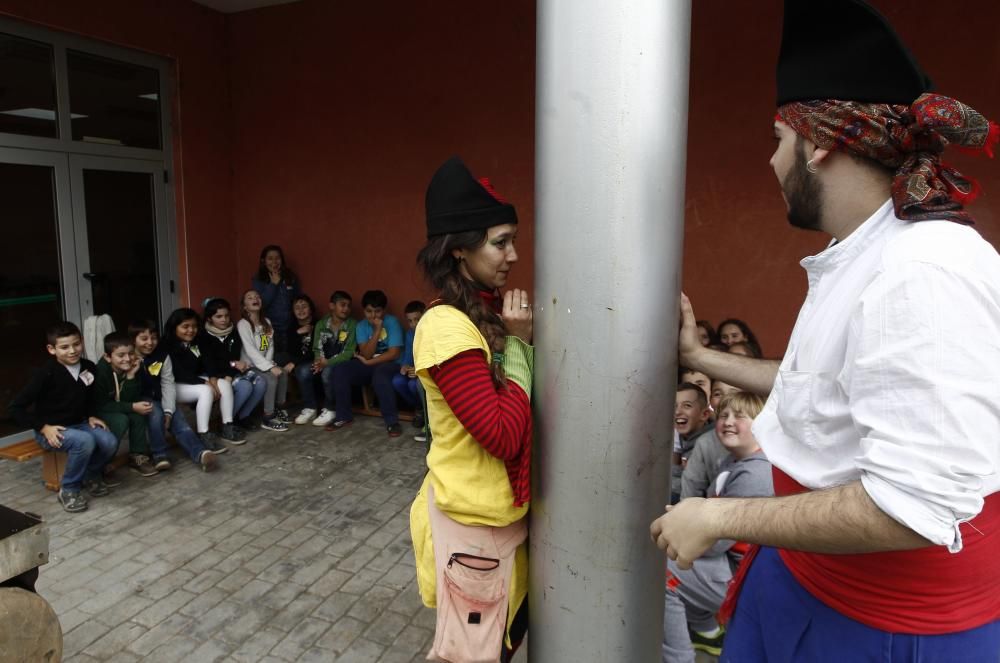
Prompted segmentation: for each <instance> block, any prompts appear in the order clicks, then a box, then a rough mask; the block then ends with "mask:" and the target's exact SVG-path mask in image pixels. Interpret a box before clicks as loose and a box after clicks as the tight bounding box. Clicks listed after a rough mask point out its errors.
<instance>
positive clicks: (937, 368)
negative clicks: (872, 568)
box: [753, 200, 1000, 552]
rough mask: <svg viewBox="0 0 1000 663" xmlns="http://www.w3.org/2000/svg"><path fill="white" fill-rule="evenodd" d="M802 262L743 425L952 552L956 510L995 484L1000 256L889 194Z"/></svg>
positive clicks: (811, 472) (959, 513) (791, 464)
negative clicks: (782, 347)
mask: <svg viewBox="0 0 1000 663" xmlns="http://www.w3.org/2000/svg"><path fill="white" fill-rule="evenodd" d="M801 264H802V266H803V267H804V268H805V270H806V273H807V275H808V279H809V292H808V294H807V296H806V300H805V303H804V304H803V305H802V309H801V311H800V312H799V316H798V319H797V321H796V323H795V328H794V329H793V331H792V336H791V339H790V341H789V344H788V349H787V351H786V352H785V356H784V359H783V360H782V362H781V366H780V368H779V371H778V376H777V379H776V380H775V384H774V389H773V391H772V392H771V395H770V397H769V398H768V401H767V405H766V406H765V408H764V410H763V412H761V414H760V415H759V416H758V417H757V419H756V421H755V422H754V426H753V432H754V436H755V437H756V438H757V440H758V442H759V443H760V444H761V447H762V448H763V449H764V452H765V453H766V454H767V457H768V459H769V460H770V461H771V462H772V463H773V464H774V465H775V466H776V467H778V468H779V469H781V470H782V471H784V472H785V473H786V474H788V475H789V476H791V477H792V478H793V479H795V480H796V481H798V482H799V483H800V484H802V485H803V486H806V487H807V488H810V489H820V488H829V487H833V486H837V485H840V484H844V483H848V482H851V481H854V480H857V479H860V480H861V482H862V485H863V486H864V488H865V490H866V491H867V492H868V494H869V495H870V496H871V498H872V499H873V500H874V501H875V503H876V504H877V505H878V506H879V508H881V509H882V510H883V511H885V512H886V513H887V514H889V515H890V516H891V517H893V518H894V519H896V520H897V521H899V522H901V523H903V524H904V525H906V526H908V527H909V528H911V529H912V530H914V531H915V532H917V533H918V534H921V535H922V536H924V537H925V538H926V539H928V540H930V541H931V542H933V543H936V544H940V545H946V546H948V549H949V550H950V551H952V552H958V551H959V550H961V548H962V540H961V535H960V533H959V529H958V526H959V524H960V523H962V522H964V521H966V520H969V519H971V518H973V517H975V516H976V514H978V513H979V511H980V510H981V509H982V506H983V498H984V497H985V496H987V495H990V494H992V493H994V492H997V491H1000V473H998V469H1000V256H998V255H997V252H996V251H995V250H994V249H993V247H992V246H990V245H989V243H988V242H986V241H985V240H983V239H982V238H981V237H980V236H979V234H978V233H977V232H976V231H975V230H973V229H972V228H969V227H967V226H963V225H960V224H957V223H953V222H950V221H901V220H900V219H897V218H896V216H895V214H894V211H893V206H892V201H891V200H890V201H887V202H886V203H885V204H884V205H882V207H880V208H879V209H878V210H877V211H876V212H875V213H874V214H873V215H872V216H871V217H870V218H869V219H868V220H867V221H865V222H864V223H863V224H862V225H861V226H860V227H858V228H857V229H856V230H855V231H854V232H853V233H851V235H849V236H848V237H847V238H846V239H844V240H843V241H841V242H837V243H835V244H832V245H831V246H829V247H828V248H827V249H826V250H824V251H823V252H822V253H820V254H818V255H815V256H811V257H808V258H805V259H804V260H802V262H801Z"/></svg>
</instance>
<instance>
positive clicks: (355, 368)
mask: <svg viewBox="0 0 1000 663" xmlns="http://www.w3.org/2000/svg"><path fill="white" fill-rule="evenodd" d="M328 370H329V371H330V380H329V382H330V383H331V386H332V388H333V395H334V403H336V410H337V415H336V418H337V421H350V420H351V419H354V413H353V412H352V411H351V387H355V386H360V385H366V384H370V385H371V386H372V387H373V388H374V389H375V396H376V398H378V407H379V410H381V412H382V421H384V422H385V425H386V426H392V425H393V424H397V423H399V408H398V407H397V406H396V392H395V390H393V388H392V376H393V375H399V364H397V363H396V362H394V361H390V362H386V363H384V364H378V365H377V366H367V365H365V364H362V363H361V362H360V361H358V360H357V359H351V360H350V361H345V362H344V363H343V364H338V365H337V366H334V367H333V369H332V370H330V367H329V366H328V367H327V368H325V369H323V386H324V387H326V385H327V377H326V376H327V371H328ZM326 396H327V402H328V403H329V401H330V391H329V390H327V392H326ZM327 407H329V405H328V406H327Z"/></svg>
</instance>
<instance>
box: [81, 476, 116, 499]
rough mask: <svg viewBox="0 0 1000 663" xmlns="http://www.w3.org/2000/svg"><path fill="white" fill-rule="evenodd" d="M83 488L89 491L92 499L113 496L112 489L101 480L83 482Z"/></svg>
mask: <svg viewBox="0 0 1000 663" xmlns="http://www.w3.org/2000/svg"><path fill="white" fill-rule="evenodd" d="M83 487H84V488H86V489H87V494H88V495H90V496H91V497H104V496H105V495H110V494H111V487H110V486H108V484H106V483H104V481H102V480H101V479H88V480H87V481H84V482H83Z"/></svg>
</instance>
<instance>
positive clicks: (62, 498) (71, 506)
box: [56, 489, 87, 513]
mask: <svg viewBox="0 0 1000 663" xmlns="http://www.w3.org/2000/svg"><path fill="white" fill-rule="evenodd" d="M56 497H58V498H59V503H60V504H62V508H63V510H64V511H69V512H70V513H79V512H80V511H86V510H87V500H86V498H84V496H83V495H81V494H80V493H79V491H69V490H65V489H62V490H60V491H59V494H58V495H57V496H56Z"/></svg>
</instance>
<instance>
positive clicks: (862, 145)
mask: <svg viewBox="0 0 1000 663" xmlns="http://www.w3.org/2000/svg"><path fill="white" fill-rule="evenodd" d="M778 119H779V120H781V121H782V122H784V123H785V124H787V125H789V126H790V127H791V128H792V129H793V130H794V131H795V132H796V133H797V134H799V135H800V136H802V137H804V138H807V139H809V140H810V141H812V142H813V143H815V144H816V145H817V146H819V147H821V148H823V149H825V150H841V151H844V152H849V153H851V154H854V155H857V156H861V157H866V158H869V159H872V160H874V161H877V162H879V163H881V164H883V165H885V166H888V167H889V168H893V169H895V176H894V177H893V181H892V203H893V206H894V207H895V208H896V216H898V217H899V218H900V219H912V220H916V221H920V220H924V219H947V220H949V221H955V222H958V223H965V224H969V225H971V224H972V223H973V220H972V217H971V216H970V215H969V214H968V212H966V211H965V210H964V209H963V205H965V204H966V203H969V202H972V200H974V199H975V197H976V196H977V195H978V194H979V191H980V189H979V184H978V182H976V181H975V180H974V179H972V178H969V177H966V176H964V175H962V173H960V172H958V171H957V170H955V169H954V168H952V167H951V166H949V165H948V164H946V163H944V162H942V161H941V153H942V152H943V151H944V148H945V147H947V146H948V145H954V146H956V147H957V148H959V149H961V150H963V151H969V152H975V153H980V152H981V153H985V154H986V155H987V156H989V157H992V156H993V146H994V145H996V143H997V140H998V139H1000V127H998V126H997V124H996V123H995V122H990V121H989V120H987V119H986V118H985V117H983V116H982V115H980V114H979V113H977V112H976V111H975V110H973V109H972V108H970V107H969V106H966V105H965V104H963V103H961V102H959V101H956V100H955V99H951V98H949V97H945V96H942V95H938V94H923V95H921V96H920V97H919V98H918V99H917V100H916V101H915V102H913V104H912V105H910V106H902V105H895V104H892V105H890V104H870V103H863V102H858V101H836V100H826V101H799V102H792V103H789V104H785V105H783V106H780V107H779V108H778Z"/></svg>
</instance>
